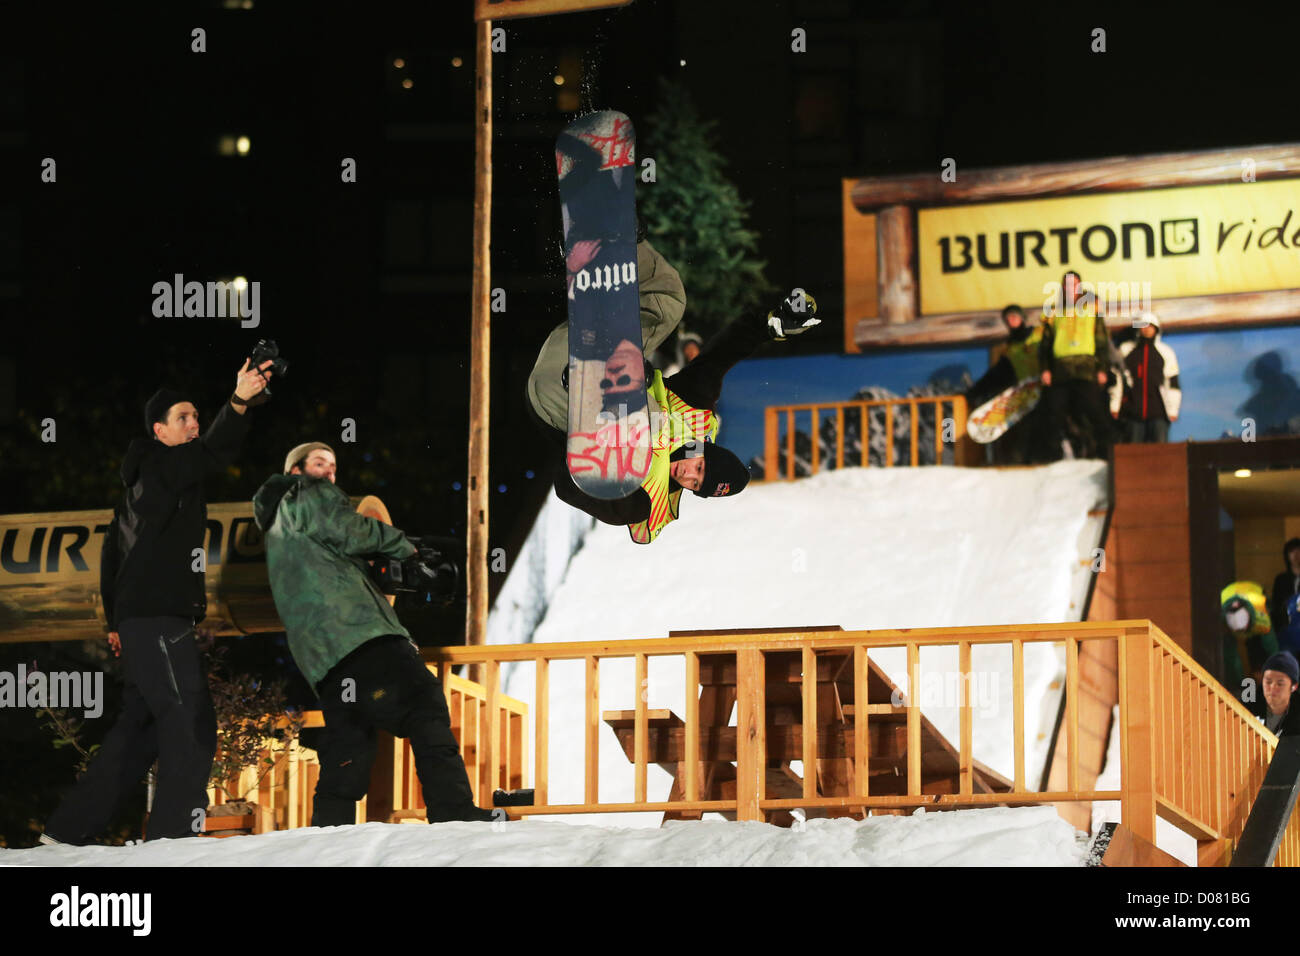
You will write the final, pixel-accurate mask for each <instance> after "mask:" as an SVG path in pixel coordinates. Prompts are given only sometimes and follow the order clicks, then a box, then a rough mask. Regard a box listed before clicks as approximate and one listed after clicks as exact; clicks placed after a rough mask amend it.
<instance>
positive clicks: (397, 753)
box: [208, 665, 528, 832]
mask: <svg viewBox="0 0 1300 956" xmlns="http://www.w3.org/2000/svg"><path fill="white" fill-rule="evenodd" d="M429 669H430V670H431V671H433V672H434V673H435V674H436V673H437V672H438V668H437V667H435V666H433V665H429ZM442 687H443V692H444V693H445V694H446V696H447V709H448V710H449V711H450V714H451V727H452V733H453V734H455V736H456V739H457V740H458V741H459V742H460V751H461V756H462V757H463V758H464V760H465V769H466V772H467V773H468V774H469V780H470V786H471V787H472V788H473V789H474V796H475V802H476V803H478V805H479V806H491V802H492V789H491V788H487V789H485V783H484V782H485V781H487V780H489V779H490V780H493V781H502V782H503V783H502V786H503V788H504V789H507V790H509V789H518V788H520V787H523V786H524V785H525V781H526V779H527V777H528V746H527V741H528V705H527V704H525V703H524V702H523V701H519V700H515V699H514V698H513V697H507V696H505V695H504V694H497V695H495V701H494V703H493V704H492V705H491V706H493V707H495V710H494V712H493V713H494V716H495V719H494V720H492V721H489V719H488V716H487V707H488V706H489V703H488V693H487V688H485V687H484V686H483V685H482V684H477V683H475V682H474V681H471V680H466V679H465V678H463V677H460V676H458V675H456V674H447V675H446V676H445V677H444V679H443V681H442ZM490 723H491V724H492V725H493V726H495V727H496V728H497V737H496V741H497V746H496V747H495V748H489V747H487V746H486V742H487V739H486V737H485V736H484V730H485V728H487V727H488V726H489V724H490ZM324 726H325V721H324V718H323V716H322V714H321V712H320V711H319V710H309V711H307V712H305V713H304V714H303V727H304V728H315V727H324ZM488 754H490V755H491V756H490V757H488V756H485V755H488ZM377 759H378V760H381V761H386V762H385V763H383V764H381V765H380V773H379V775H378V776H379V780H380V781H381V783H380V784H379V786H380V787H381V788H382V792H377V791H376V790H375V784H374V782H373V781H372V788H371V792H370V793H369V794H368V795H367V796H366V798H365V799H363V800H361V801H360V802H359V803H358V805H357V822H358V823H365V822H366V821H367V819H369V818H370V816H371V815H372V814H370V812H369V811H370V808H369V807H368V804H378V805H380V806H382V807H383V808H384V812H383V817H384V819H385V820H403V819H422V818H423V817H424V798H423V794H422V790H421V787H420V781H419V778H418V776H417V775H416V772H415V755H414V753H413V752H412V751H411V744H410V741H409V740H406V739H405V738H393V740H392V751H391V752H390V753H381V754H379V755H378V757H377ZM487 759H492V760H495V761H496V763H495V765H494V767H493V768H492V769H493V770H494V773H489V772H488V767H487V765H486V761H487ZM267 761H270V763H269V764H268V763H267ZM319 776H320V760H319V757H318V756H317V754H316V751H314V750H312V749H311V748H309V747H304V746H302V744H301V743H300V742H299V741H297V740H293V741H291V742H290V743H289V744H288V745H286V744H284V743H281V742H278V741H275V740H272V739H269V738H268V739H267V741H266V747H265V748H264V749H263V751H262V752H261V754H260V755H259V757H258V764H257V766H254V767H245V768H244V769H243V771H241V773H240V775H239V777H238V778H237V779H235V780H232V781H228V782H227V783H226V785H225V786H224V787H223V788H215V787H210V788H209V789H208V802H209V804H210V805H213V806H221V805H222V804H225V803H227V802H230V801H232V800H234V799H235V798H236V797H239V796H240V795H244V799H245V800H246V801H248V802H249V803H253V804H255V805H256V811H255V816H256V817H257V820H256V823H255V824H254V826H253V830H254V832H263V831H267V830H290V829H295V828H297V827H308V826H311V814H312V806H313V797H314V794H315V792H316V781H317V779H318V778H319ZM259 778H260V779H259ZM214 822H215V821H214ZM213 829H218V830H219V827H217V826H214V827H213Z"/></svg>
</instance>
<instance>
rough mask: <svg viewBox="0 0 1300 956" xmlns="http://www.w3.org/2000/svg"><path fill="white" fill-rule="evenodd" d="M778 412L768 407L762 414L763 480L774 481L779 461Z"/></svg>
mask: <svg viewBox="0 0 1300 956" xmlns="http://www.w3.org/2000/svg"><path fill="white" fill-rule="evenodd" d="M779 414H780V410H779V409H778V408H776V407H775V406H769V407H768V408H767V409H765V410H764V412H763V480H764V481H776V479H777V474H778V473H777V464H778V462H779V460H780V453H779V452H778V450H777V449H778V445H777V440H778V438H779V437H780V426H779V425H778V423H777V415H779Z"/></svg>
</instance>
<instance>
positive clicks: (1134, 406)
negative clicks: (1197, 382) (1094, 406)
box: [1110, 312, 1183, 442]
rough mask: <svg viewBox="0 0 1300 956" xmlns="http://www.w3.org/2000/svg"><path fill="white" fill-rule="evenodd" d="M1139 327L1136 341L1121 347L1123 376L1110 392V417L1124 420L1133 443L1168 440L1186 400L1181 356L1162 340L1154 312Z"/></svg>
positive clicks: (1144, 316) (1140, 319)
mask: <svg viewBox="0 0 1300 956" xmlns="http://www.w3.org/2000/svg"><path fill="white" fill-rule="evenodd" d="M1137 326H1138V334H1137V338H1135V339H1133V340H1132V341H1129V342H1125V343H1123V344H1122V345H1120V347H1119V351H1120V355H1121V356H1122V357H1123V360H1124V366H1123V373H1124V374H1123V378H1122V381H1119V382H1116V383H1115V387H1114V388H1112V389H1111V393H1110V410H1111V414H1113V415H1117V416H1118V417H1119V418H1120V419H1121V421H1122V423H1123V425H1124V428H1125V430H1126V431H1127V433H1128V440H1129V441H1131V442H1164V441H1168V440H1169V425H1170V424H1171V423H1172V422H1176V421H1178V412H1179V410H1180V408H1181V407H1182V400H1183V392H1182V388H1181V387H1180V386H1179V384H1178V357H1177V356H1176V355H1175V354H1174V350H1173V349H1172V348H1170V346H1169V345H1168V344H1167V343H1166V342H1163V341H1161V339H1160V320H1159V319H1158V318H1157V317H1156V315H1155V313H1154V312H1143V313H1142V315H1141V317H1140V318H1139V320H1138V323H1137Z"/></svg>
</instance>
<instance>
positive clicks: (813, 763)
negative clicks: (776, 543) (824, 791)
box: [800, 643, 817, 800]
mask: <svg viewBox="0 0 1300 956" xmlns="http://www.w3.org/2000/svg"><path fill="white" fill-rule="evenodd" d="M800 686H801V688H802V690H803V720H802V723H803V798H804V799H805V800H815V799H817V655H816V654H815V653H814V652H813V649H812V644H811V643H807V644H804V646H803V682H802V684H801V685H800Z"/></svg>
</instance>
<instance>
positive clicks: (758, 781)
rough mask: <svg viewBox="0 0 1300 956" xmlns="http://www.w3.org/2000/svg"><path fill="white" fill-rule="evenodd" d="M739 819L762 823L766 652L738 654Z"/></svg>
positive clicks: (737, 795) (737, 801) (737, 802)
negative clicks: (760, 805)
mask: <svg viewBox="0 0 1300 956" xmlns="http://www.w3.org/2000/svg"><path fill="white" fill-rule="evenodd" d="M736 669H737V683H736V701H737V705H738V709H737V713H736V819H737V820H762V819H763V813H762V810H761V809H760V808H759V801H760V800H762V799H763V783H764V780H763V778H764V776H765V775H764V772H763V770H764V766H763V763H764V746H763V742H764V730H765V727H764V724H765V718H764V714H763V690H764V688H763V652H762V651H760V650H757V649H755V648H745V649H743V650H738V651H736Z"/></svg>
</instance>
